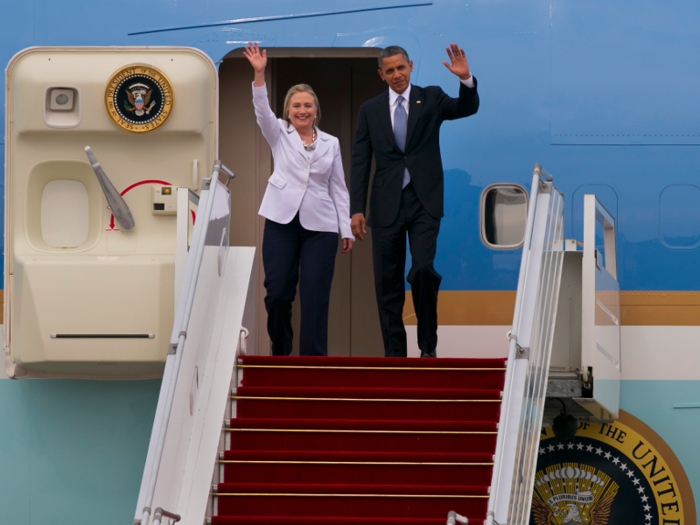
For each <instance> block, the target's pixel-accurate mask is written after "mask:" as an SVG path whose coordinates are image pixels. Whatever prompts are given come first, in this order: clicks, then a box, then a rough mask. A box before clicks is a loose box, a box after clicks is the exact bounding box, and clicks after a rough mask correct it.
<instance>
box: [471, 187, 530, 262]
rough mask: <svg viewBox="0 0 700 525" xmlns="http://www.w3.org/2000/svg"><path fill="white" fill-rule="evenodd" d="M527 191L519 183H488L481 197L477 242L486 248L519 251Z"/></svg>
mask: <svg viewBox="0 0 700 525" xmlns="http://www.w3.org/2000/svg"><path fill="white" fill-rule="evenodd" d="M527 203H528V197H527V191H525V188H523V187H522V186H520V185H519V184H502V183H499V184H492V185H490V186H488V187H487V188H486V189H485V190H484V191H483V193H482V194H481V239H482V241H483V242H484V244H486V246H488V247H489V248H493V249H499V250H508V249H511V250H512V249H515V248H519V247H520V246H521V245H522V244H523V239H524V237H525V223H526V222H527Z"/></svg>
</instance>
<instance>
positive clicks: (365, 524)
mask: <svg viewBox="0 0 700 525" xmlns="http://www.w3.org/2000/svg"><path fill="white" fill-rule="evenodd" d="M446 521H447V515H445V517H443V518H434V519H432V518H422V519H421V518H345V517H343V518H339V517H323V518H309V517H302V518H295V517H279V516H255V517H241V518H233V517H228V516H221V517H214V518H212V520H211V523H212V525H445V522H446ZM469 523H470V525H483V523H484V520H478V519H472V518H469Z"/></svg>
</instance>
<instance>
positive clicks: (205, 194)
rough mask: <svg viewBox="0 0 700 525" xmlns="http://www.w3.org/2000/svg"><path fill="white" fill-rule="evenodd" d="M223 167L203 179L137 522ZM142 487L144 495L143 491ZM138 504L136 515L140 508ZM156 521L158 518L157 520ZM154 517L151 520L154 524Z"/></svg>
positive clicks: (143, 524)
mask: <svg viewBox="0 0 700 525" xmlns="http://www.w3.org/2000/svg"><path fill="white" fill-rule="evenodd" d="M222 168H223V169H225V170H226V172H230V170H228V169H227V168H225V167H224V166H223V164H222V163H221V161H220V160H217V161H215V162H214V167H213V169H212V175H211V179H205V180H204V181H203V182H202V192H201V195H200V199H199V208H200V209H203V212H202V214H201V219H200V220H198V221H196V223H195V226H194V230H193V232H192V241H191V245H190V252H189V254H188V256H187V263H186V266H185V275H184V277H183V281H182V288H181V289H182V290H186V291H187V293H186V294H182V293H181V294H180V299H179V302H178V305H177V310H176V312H175V321H174V323H173V331H172V335H171V338H170V341H171V343H170V347H169V348H170V349H169V351H168V356H167V358H166V361H165V370H164V372H163V381H162V384H161V390H160V395H159V397H158V406H157V408H156V416H155V418H154V423H153V431H152V433H151V440H150V442H149V446H148V456H147V458H146V466H145V468H144V474H143V479H142V481H141V489H140V491H139V505H138V507H140V509H141V510H140V512H141V518H140V519H138V518H137V519H135V523H139V524H140V525H148V523H149V519H150V516H151V505H152V504H153V495H154V493H155V487H156V481H157V479H158V470H159V469H160V465H161V460H162V456H163V447H164V445H165V438H166V434H167V429H168V421H169V420H170V414H171V411H172V406H173V399H174V393H175V387H176V385H177V377H178V375H179V371H180V363H181V361H182V355H183V351H182V350H183V347H184V344H185V339H186V338H187V327H188V324H189V320H190V316H191V314H192V306H193V304H194V296H195V291H196V289H197V279H198V276H199V269H200V267H201V264H202V256H203V254H204V246H205V241H206V237H207V229H208V227H209V220H208V218H209V217H210V216H211V211H212V207H213V203H214V194H215V192H216V187H217V185H216V183H217V182H218V180H219V174H220V172H221V170H222ZM227 174H228V173H227ZM212 186H213V188H212ZM210 188H211V189H210ZM175 341H176V342H175ZM144 490H145V496H144V495H143V492H144ZM142 496H143V500H142ZM138 507H137V515H138V512H139V508H138ZM156 510H158V509H156ZM161 510H162V509H161ZM163 515H165V514H163ZM154 519H155V514H154ZM156 521H158V522H159V520H156ZM156 521H154V525H155V523H156Z"/></svg>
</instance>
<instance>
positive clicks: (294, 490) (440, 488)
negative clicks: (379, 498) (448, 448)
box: [217, 483, 488, 496]
mask: <svg viewBox="0 0 700 525" xmlns="http://www.w3.org/2000/svg"><path fill="white" fill-rule="evenodd" d="M217 490H218V492H219V493H220V494H225V493H239V494H248V493H252V494H373V495H374V494H376V495H388V496H398V495H409V496H415V495H430V496H453V495H457V496H487V495H488V487H486V486H483V485H374V484H347V485H346V484H316V483H219V484H218V487H217Z"/></svg>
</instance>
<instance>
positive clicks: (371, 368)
mask: <svg viewBox="0 0 700 525" xmlns="http://www.w3.org/2000/svg"><path fill="white" fill-rule="evenodd" d="M238 368H290V369H294V370H428V371H435V370H440V371H445V372H505V371H506V369H505V368H432V367H431V368H428V367H413V368H410V367H394V366H392V367H388V366H276V365H274V366H273V365H238Z"/></svg>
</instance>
